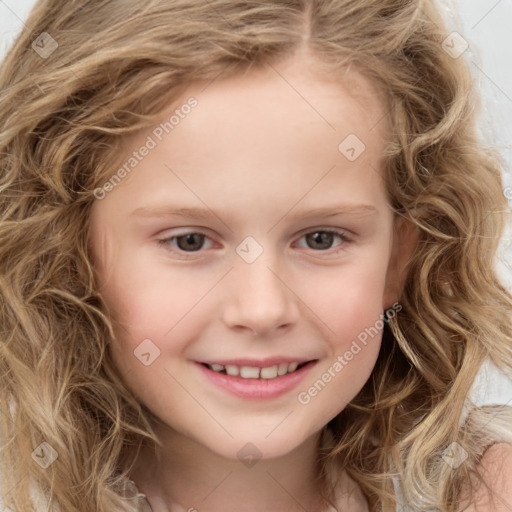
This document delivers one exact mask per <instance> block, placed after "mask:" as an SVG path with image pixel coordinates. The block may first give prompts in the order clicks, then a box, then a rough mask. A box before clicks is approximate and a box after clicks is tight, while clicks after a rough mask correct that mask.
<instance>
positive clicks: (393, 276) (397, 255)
mask: <svg viewBox="0 0 512 512" xmlns="http://www.w3.org/2000/svg"><path fill="white" fill-rule="evenodd" d="M418 239H419V229H418V228H417V226H416V225H415V224H413V223H412V222H411V221H409V220H407V219H405V218H403V217H395V221H394V228H393V240H392V244H393V246H392V249H391V256H390V259H389V264H388V269H387V273H386V285H385V289H384V295H383V298H382V301H383V304H382V305H383V309H387V308H390V307H391V306H392V305H393V304H394V303H395V302H398V301H399V300H400V297H401V295H402V290H403V287H404V284H405V280H406V277H407V268H408V263H409V258H410V257H411V255H412V253H413V251H414V248H415V247H416V244H417V242H418Z"/></svg>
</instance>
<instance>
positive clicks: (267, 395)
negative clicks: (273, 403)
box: [196, 358, 318, 400]
mask: <svg viewBox="0 0 512 512" xmlns="http://www.w3.org/2000/svg"><path fill="white" fill-rule="evenodd" d="M235 362H237V363H238V364H235ZM317 362H318V359H310V360H298V361H293V360H292V359H289V360H283V358H280V360H275V359H273V360H267V361H258V362H256V361H254V360H252V361H249V360H236V361H235V360H232V361H219V362H213V361H208V362H199V361H196V365H197V368H198V369H199V370H200V373H201V374H202V375H203V376H204V377H205V378H206V379H207V382H209V383H211V384H213V385H214V387H215V388H217V389H219V390H221V391H222V392H227V393H228V394H230V395H235V396H237V397H238V398H243V399H252V400H270V399H277V398H279V397H284V396H287V395H289V394H290V393H291V392H292V391H293V390H294V389H296V388H297V386H298V385H299V384H300V382H302V381H303V380H304V379H305V378H306V376H307V375H308V374H309V372H310V370H311V369H312V368H313V367H314V366H315V365H316V364H317ZM251 363H252V364H251ZM256 365H257V366H256Z"/></svg>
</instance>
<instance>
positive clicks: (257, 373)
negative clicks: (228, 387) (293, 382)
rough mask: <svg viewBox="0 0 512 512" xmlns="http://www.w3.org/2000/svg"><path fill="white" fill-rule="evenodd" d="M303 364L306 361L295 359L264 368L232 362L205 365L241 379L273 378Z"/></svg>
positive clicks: (292, 370) (294, 369)
mask: <svg viewBox="0 0 512 512" xmlns="http://www.w3.org/2000/svg"><path fill="white" fill-rule="evenodd" d="M305 364H307V363H298V362H296V361H295V362H293V363H280V364H279V365H274V366H267V367H266V368H259V367H257V366H237V365H234V364H228V365H226V366H224V365H222V364H216V363H213V364H211V365H206V366H208V368H210V370H213V371H214V372H218V373H223V374H224V375H231V376H232V377H242V378H243V379H275V378H277V377H282V376H283V375H287V374H288V373H293V372H294V371H296V370H298V369H300V368H302V367H303V366H304V365H305Z"/></svg>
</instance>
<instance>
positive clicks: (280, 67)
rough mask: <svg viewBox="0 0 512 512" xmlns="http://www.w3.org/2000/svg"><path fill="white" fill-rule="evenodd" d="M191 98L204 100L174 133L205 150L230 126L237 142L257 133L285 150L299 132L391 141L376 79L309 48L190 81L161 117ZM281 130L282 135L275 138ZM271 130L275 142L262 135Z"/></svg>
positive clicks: (268, 144)
mask: <svg viewBox="0 0 512 512" xmlns="http://www.w3.org/2000/svg"><path fill="white" fill-rule="evenodd" d="M191 96H193V97H194V98H196V99H197V100H198V103H199V106H198V108H195V109H194V110H193V112H192V115H190V116H187V119H186V122H184V123H181V124H182V125H183V126H185V128H183V126H180V127H177V129H176V130H173V133H172V136H176V135H177V136H178V137H180V138H181V139H183V140H181V142H186V141H185V140H184V139H190V138H193V137H194V136H196V137H197V138H200V139H202V140H203V142H204V143H205V144H204V145H202V146H201V149H202V152H203V153H204V151H205V150H206V149H207V147H206V143H207V141H208V140H212V141H213V140H214V139H215V138H218V139H222V140H223V137H225V136H226V135H227V132H228V131H229V132H231V133H229V135H230V137H231V138H232V139H233V144H234V145H235V144H237V145H240V144H241V143H242V142H243V141H242V139H244V138H245V139H246V141H247V142H248V143H249V144H250V143H251V142H250V141H248V140H247V139H248V137H250V136H251V135H252V136H256V137H258V139H255V140H253V141H252V144H257V143H258V142H261V143H263V142H265V143H266V147H273V146H275V145H277V144H280V145H281V147H282V148H283V150H284V149H285V148H286V147H287V146H288V144H287V143H286V141H288V142H289V143H293V142H294V141H299V140H300V138H301V136H302V135H306V136H307V137H309V139H311V138H313V137H314V138H315V139H320V138H324V139H325V140H326V142H328V143H329V144H331V146H332V144H334V143H335V142H336V140H338V142H339V141H341V140H343V138H344V137H345V136H347V135H349V134H351V133H353V134H355V135H357V136H358V137H359V138H360V139H361V140H362V141H363V142H364V143H365V145H367V146H371V145H372V144H373V143H382V142H383V141H387V140H388V139H389V134H390V126H389V116H388V115H387V111H386V110H387V109H386V104H385V100H384V95H383V94H382V93H381V91H379V89H378V88H377V86H376V84H374V83H373V82H372V81H370V80H369V79H368V78H367V77H366V76H364V75H363V74H362V73H360V72H359V71H357V70H356V69H355V68H353V67H341V66H340V68H339V69H338V70H335V69H334V68H333V67H332V65H329V66H328V65H326V64H325V63H323V62H322V61H320V60H318V59H316V58H315V57H314V56H312V55H311V54H310V53H309V52H307V51H303V52H299V53H297V54H295V55H294V56H293V57H289V58H287V59H285V60H283V61H281V62H279V63H273V64H266V65H264V66H261V67H257V68H250V69H249V70H247V71H245V72H243V73H238V74H235V75H232V76H229V77H224V78H218V79H215V80H213V81H211V82H204V81H202V82H197V81H196V82H192V83H190V85H189V87H188V88H187V89H185V90H184V92H182V94H181V95H180V97H178V98H177V99H175V100H174V101H173V102H172V104H171V105H170V106H169V108H168V109H166V110H165V111H163V112H162V118H161V119H162V120H163V121H164V122H165V120H169V118H170V117H171V115H172V114H173V113H174V112H175V110H176V109H179V107H180V105H183V104H185V103H186V101H187V99H188V98H190V97H191ZM234 131H236V133H233V132H234ZM276 131H280V132H281V134H282V136H281V137H279V138H278V139H277V140H276V139H275V132H276ZM179 132H181V133H179ZM306 132H307V133H306ZM266 133H267V134H271V137H270V138H271V139H272V140H274V141H275V144H272V143H271V141H269V140H268V139H267V140H265V134H266ZM138 135H139V134H134V135H133V136H132V137H129V138H127V139H126V140H125V148H126V149H129V148H130V147H131V145H132V144H133V143H134V142H135V143H136V141H137V139H138ZM166 138H168V139H170V138H171V137H166ZM169 143H171V142H170V141H169ZM367 143H368V144H367ZM182 147H183V146H182ZM295 147H297V144H296V145H295ZM174 149H177V150H179V148H174ZM189 149H190V148H189ZM193 154H196V155H198V154H199V152H198V151H194V152H193ZM189 155H190V152H189Z"/></svg>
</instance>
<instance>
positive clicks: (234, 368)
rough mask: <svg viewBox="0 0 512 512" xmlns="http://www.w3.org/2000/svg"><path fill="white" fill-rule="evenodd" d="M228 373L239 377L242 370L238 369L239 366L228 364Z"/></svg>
mask: <svg viewBox="0 0 512 512" xmlns="http://www.w3.org/2000/svg"><path fill="white" fill-rule="evenodd" d="M226 373H227V374H228V375H233V376H234V377H237V376H238V375H240V370H239V369H238V366H234V365H231V364H228V365H226Z"/></svg>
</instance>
